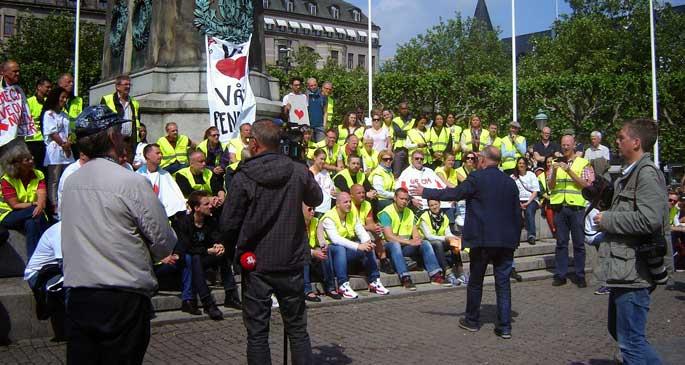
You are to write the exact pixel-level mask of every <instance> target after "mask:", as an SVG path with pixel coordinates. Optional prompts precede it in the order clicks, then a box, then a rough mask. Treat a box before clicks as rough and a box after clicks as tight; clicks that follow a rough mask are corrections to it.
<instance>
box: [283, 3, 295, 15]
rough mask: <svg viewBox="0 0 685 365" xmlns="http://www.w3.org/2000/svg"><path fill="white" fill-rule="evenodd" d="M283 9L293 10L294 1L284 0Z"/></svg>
mask: <svg viewBox="0 0 685 365" xmlns="http://www.w3.org/2000/svg"><path fill="white" fill-rule="evenodd" d="M285 11H289V12H291V13H292V12H293V11H295V1H293V0H286V2H285Z"/></svg>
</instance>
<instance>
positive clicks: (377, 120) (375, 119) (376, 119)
mask: <svg viewBox="0 0 685 365" xmlns="http://www.w3.org/2000/svg"><path fill="white" fill-rule="evenodd" d="M372 120H373V121H374V122H380V121H381V118H373V119H372Z"/></svg>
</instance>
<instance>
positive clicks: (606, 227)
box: [594, 119, 670, 364]
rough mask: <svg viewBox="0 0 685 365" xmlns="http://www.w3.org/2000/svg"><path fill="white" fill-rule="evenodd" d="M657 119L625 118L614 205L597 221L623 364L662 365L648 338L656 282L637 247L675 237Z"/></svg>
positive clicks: (612, 324) (620, 135) (614, 331)
mask: <svg viewBox="0 0 685 365" xmlns="http://www.w3.org/2000/svg"><path fill="white" fill-rule="evenodd" d="M656 137H657V126H656V123H654V121H652V120H648V119H636V120H631V121H628V122H626V123H625V124H624V125H623V128H621V130H620V132H619V133H618V137H617V140H616V143H617V144H618V149H619V152H620V153H621V155H623V158H624V159H625V166H624V167H623V170H622V176H620V177H619V178H618V179H617V180H616V182H615V186H614V189H615V190H614V195H613V199H612V203H611V208H610V209H609V210H607V211H605V212H602V213H599V214H597V216H595V218H594V221H595V224H597V225H598V226H599V229H600V230H601V231H603V232H606V238H605V240H604V242H602V243H601V244H600V248H599V273H598V277H599V278H600V280H602V281H603V282H604V283H605V285H606V286H608V287H609V288H610V289H611V294H610V296H609V318H608V328H609V332H610V333H611V335H612V337H613V338H614V339H615V340H616V341H617V342H618V346H619V348H620V350H621V355H622V356H623V363H624V364H660V363H661V360H660V359H659V356H658V355H657V354H656V352H655V351H654V349H653V348H652V347H651V346H650V344H649V342H648V341H647V339H646V335H645V327H646V325H647V313H648V311H649V302H650V297H649V295H650V292H651V291H652V290H653V288H654V280H653V278H652V276H651V274H650V271H649V268H648V267H647V262H646V260H645V259H644V258H643V257H641V256H640V255H639V254H638V252H637V248H638V247H639V246H640V245H644V244H650V243H652V242H650V241H652V239H651V236H652V234H657V235H663V236H664V237H667V238H668V237H669V236H670V233H669V231H670V228H669V227H670V226H669V223H668V217H669V212H668V202H667V192H666V185H665V181H664V177H663V175H662V174H661V172H660V171H659V170H658V168H657V167H656V166H655V165H654V163H653V162H652V160H651V158H652V156H651V154H650V153H648V151H651V150H652V147H653V146H654V142H655V141H656Z"/></svg>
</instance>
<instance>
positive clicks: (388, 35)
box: [347, 0, 685, 59]
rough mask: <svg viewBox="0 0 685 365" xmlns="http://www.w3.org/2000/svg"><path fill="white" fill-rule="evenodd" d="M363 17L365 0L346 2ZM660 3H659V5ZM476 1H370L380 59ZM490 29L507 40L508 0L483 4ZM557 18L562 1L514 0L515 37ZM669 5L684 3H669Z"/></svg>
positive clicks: (468, 13) (465, 12)
mask: <svg viewBox="0 0 685 365" xmlns="http://www.w3.org/2000/svg"><path fill="white" fill-rule="evenodd" d="M347 1H348V2H350V3H352V4H354V5H356V6H358V7H359V8H361V9H362V11H363V12H364V13H365V14H366V13H367V6H368V5H367V4H368V2H367V0H347ZM659 2H660V3H663V1H659ZM477 3H478V0H371V6H372V8H371V11H372V15H373V22H374V23H375V24H377V25H379V26H380V27H381V37H380V38H381V46H382V47H381V59H387V58H389V57H392V56H393V55H394V54H395V50H396V49H397V44H403V43H405V42H407V41H409V40H410V39H411V38H413V37H415V36H416V35H418V34H421V33H423V32H425V31H426V29H428V28H430V27H432V26H433V25H435V24H437V23H438V22H439V21H440V18H441V17H442V18H443V19H449V18H452V17H454V15H455V13H456V12H460V13H461V15H462V17H463V18H466V17H472V16H473V12H474V11H475V9H476V4H477ZM485 3H486V5H487V7H488V12H489V13H490V20H491V21H492V25H493V26H494V27H495V28H497V27H499V29H500V30H501V34H500V37H510V36H511V0H486V1H485ZM557 3H558V5H559V14H563V13H568V12H570V7H569V6H568V3H567V2H566V1H565V0H517V1H516V33H517V34H525V33H532V32H537V31H541V30H546V29H549V28H550V26H551V25H552V23H553V22H554V20H555V17H556V11H557V10H556V9H557V6H556V4H557ZM670 3H671V4H672V5H682V4H685V0H670Z"/></svg>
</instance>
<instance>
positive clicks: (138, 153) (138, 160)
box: [133, 142, 147, 167]
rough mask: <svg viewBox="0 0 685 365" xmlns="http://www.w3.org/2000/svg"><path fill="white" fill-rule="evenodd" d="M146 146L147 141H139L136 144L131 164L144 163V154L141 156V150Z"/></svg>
mask: <svg viewBox="0 0 685 365" xmlns="http://www.w3.org/2000/svg"><path fill="white" fill-rule="evenodd" d="M145 146H147V143H143V142H139V143H138V145H136V155H135V156H134V157H133V166H139V167H140V166H142V165H143V164H144V163H145V156H143V150H144V149H145Z"/></svg>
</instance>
